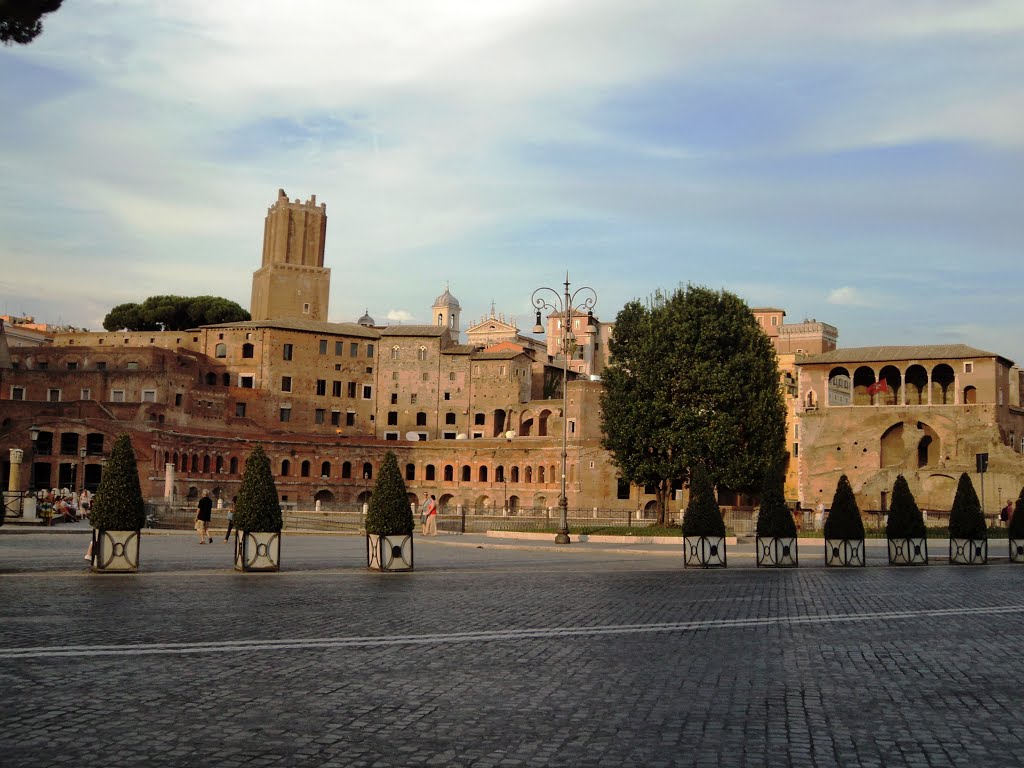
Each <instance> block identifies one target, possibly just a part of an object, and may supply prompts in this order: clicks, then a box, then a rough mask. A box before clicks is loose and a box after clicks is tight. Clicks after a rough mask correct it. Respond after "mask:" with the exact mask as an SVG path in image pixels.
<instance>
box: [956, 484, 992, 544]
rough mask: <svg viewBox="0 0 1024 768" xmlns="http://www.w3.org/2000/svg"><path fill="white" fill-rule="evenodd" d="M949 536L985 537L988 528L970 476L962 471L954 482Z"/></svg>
mask: <svg viewBox="0 0 1024 768" xmlns="http://www.w3.org/2000/svg"><path fill="white" fill-rule="evenodd" d="M949 536H950V538H953V539H987V538H988V528H987V527H986V525H985V515H984V513H983V512H982V511H981V503H980V502H979V501H978V494H977V493H976V492H975V491H974V483H972V482H971V476H970V475H968V474H967V473H966V472H964V473H963V474H962V475H960V481H959V482H958V483H957V484H956V496H954V497H953V508H952V509H951V510H950V511H949Z"/></svg>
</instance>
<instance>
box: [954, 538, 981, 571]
mask: <svg viewBox="0 0 1024 768" xmlns="http://www.w3.org/2000/svg"><path fill="white" fill-rule="evenodd" d="M949 562H951V563H957V564H959V565H985V564H986V563H987V562H988V539H954V538H953V537H952V536H951V537H950V539H949Z"/></svg>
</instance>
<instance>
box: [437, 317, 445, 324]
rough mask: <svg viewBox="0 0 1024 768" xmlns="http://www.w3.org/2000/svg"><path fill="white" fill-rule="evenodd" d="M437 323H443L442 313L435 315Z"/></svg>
mask: <svg viewBox="0 0 1024 768" xmlns="http://www.w3.org/2000/svg"><path fill="white" fill-rule="evenodd" d="M437 324H438V325H444V315H438V316H437Z"/></svg>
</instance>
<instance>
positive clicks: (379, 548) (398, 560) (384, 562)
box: [366, 533, 413, 571]
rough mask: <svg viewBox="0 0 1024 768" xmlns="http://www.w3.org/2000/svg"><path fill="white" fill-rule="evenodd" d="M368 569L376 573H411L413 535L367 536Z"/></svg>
mask: <svg viewBox="0 0 1024 768" xmlns="http://www.w3.org/2000/svg"><path fill="white" fill-rule="evenodd" d="M366 567H367V568H370V569H371V570H374V571H411V570H412V568H413V548H412V534H411V533H410V534H401V533H400V534H397V535H394V536H383V535H378V534H376V533H368V534H366Z"/></svg>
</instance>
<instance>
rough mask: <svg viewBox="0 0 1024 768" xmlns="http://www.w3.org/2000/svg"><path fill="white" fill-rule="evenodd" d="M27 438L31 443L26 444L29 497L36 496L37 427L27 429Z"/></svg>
mask: <svg viewBox="0 0 1024 768" xmlns="http://www.w3.org/2000/svg"><path fill="white" fill-rule="evenodd" d="M28 436H29V437H30V438H31V442H29V444H28V492H29V495H30V496H33V497H34V496H35V495H36V440H38V439H39V427H37V426H36V425H35V424H33V425H32V426H31V427H29V428H28Z"/></svg>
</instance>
